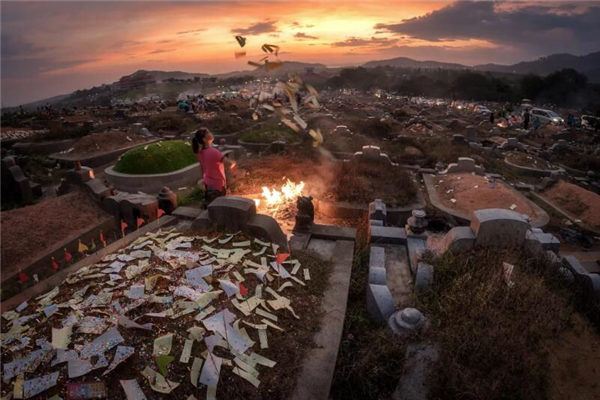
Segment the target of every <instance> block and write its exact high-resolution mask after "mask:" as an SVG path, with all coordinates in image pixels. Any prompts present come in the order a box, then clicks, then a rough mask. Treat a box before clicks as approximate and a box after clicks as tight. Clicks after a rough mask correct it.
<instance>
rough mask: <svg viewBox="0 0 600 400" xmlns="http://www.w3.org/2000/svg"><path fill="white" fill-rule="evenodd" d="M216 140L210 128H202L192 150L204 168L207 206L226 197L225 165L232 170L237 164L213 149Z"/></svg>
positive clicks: (196, 133) (203, 178)
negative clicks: (221, 197)
mask: <svg viewBox="0 0 600 400" xmlns="http://www.w3.org/2000/svg"><path fill="white" fill-rule="evenodd" d="M214 140H215V137H214V136H213V134H212V132H211V131H210V130H208V128H200V129H198V130H197V131H196V132H195V133H194V137H193V139H192V149H193V150H194V153H196V155H197V156H198V161H199V162H200V166H201V167H202V180H203V182H204V197H205V204H206V205H208V204H210V203H211V202H212V201H213V200H214V199H216V198H217V197H220V196H225V194H226V192H227V190H226V189H227V181H226V178H225V164H228V165H229V167H230V169H233V168H235V162H233V161H231V160H229V159H228V158H227V157H226V156H225V155H224V154H223V153H221V152H220V151H219V150H217V149H216V148H214V147H212V143H213V141H214Z"/></svg>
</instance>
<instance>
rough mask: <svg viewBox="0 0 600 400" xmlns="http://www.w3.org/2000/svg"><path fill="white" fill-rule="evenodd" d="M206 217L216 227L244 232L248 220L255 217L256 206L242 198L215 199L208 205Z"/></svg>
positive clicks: (225, 197)
mask: <svg viewBox="0 0 600 400" xmlns="http://www.w3.org/2000/svg"><path fill="white" fill-rule="evenodd" d="M208 215H209V217H210V220H211V222H213V223H215V224H216V225H218V226H222V227H224V228H226V229H230V230H234V231H238V230H244V228H245V227H246V224H247V223H248V221H249V220H250V218H252V217H253V216H255V215H256V204H255V203H254V201H252V200H251V199H246V198H244V197H237V196H222V197H217V198H216V199H215V200H214V201H213V202H212V203H210V204H209V206H208Z"/></svg>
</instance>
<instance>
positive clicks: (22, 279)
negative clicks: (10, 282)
mask: <svg viewBox="0 0 600 400" xmlns="http://www.w3.org/2000/svg"><path fill="white" fill-rule="evenodd" d="M28 280H29V277H28V276H27V274H26V273H25V272H23V271H19V282H21V283H25V282H27V281H28Z"/></svg>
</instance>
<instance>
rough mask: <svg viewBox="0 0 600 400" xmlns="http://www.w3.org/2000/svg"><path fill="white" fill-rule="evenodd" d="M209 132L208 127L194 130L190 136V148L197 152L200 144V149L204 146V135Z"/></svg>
mask: <svg viewBox="0 0 600 400" xmlns="http://www.w3.org/2000/svg"><path fill="white" fill-rule="evenodd" d="M209 133H210V130H208V128H204V127H203V128H200V129H198V130H197V131H196V132H194V137H193V138H192V150H193V151H194V153H198V150H200V146H202V150H204V149H205V148H206V145H205V144H204V137H205V136H206V135H208V134H209Z"/></svg>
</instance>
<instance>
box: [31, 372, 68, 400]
mask: <svg viewBox="0 0 600 400" xmlns="http://www.w3.org/2000/svg"><path fill="white" fill-rule="evenodd" d="M58 375H59V373H58V372H53V373H51V374H48V375H44V376H42V377H40V378H34V379H29V380H27V381H25V382H23V397H24V398H26V399H28V398H30V397H33V396H35V395H37V394H40V393H42V392H45V391H46V390H48V389H50V388H51V387H53V386H55V385H56V381H57V380H58Z"/></svg>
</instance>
